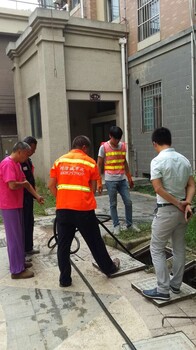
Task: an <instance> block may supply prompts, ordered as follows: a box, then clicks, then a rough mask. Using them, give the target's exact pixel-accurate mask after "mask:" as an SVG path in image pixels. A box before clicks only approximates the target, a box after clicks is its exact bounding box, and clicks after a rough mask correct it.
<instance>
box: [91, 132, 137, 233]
mask: <svg viewBox="0 0 196 350" xmlns="http://www.w3.org/2000/svg"><path fill="white" fill-rule="evenodd" d="M122 135H123V131H122V129H121V128H119V127H118V126H112V127H111V128H110V131H109V137H110V140H109V141H107V142H104V143H102V144H101V146H100V148H99V153H98V161H97V165H98V169H99V173H100V176H101V172H102V169H103V167H104V175H105V185H106V188H107V191H108V195H109V200H110V213H111V217H112V221H113V226H114V234H115V235H118V234H119V233H120V230H121V226H120V222H119V217H118V213H117V193H119V194H120V196H121V197H122V200H123V202H124V205H125V219H126V226H127V229H132V230H134V231H136V232H140V229H139V228H138V227H137V226H136V225H134V224H133V221H132V201H131V197H130V192H129V188H128V185H127V181H126V179H127V180H128V183H129V186H130V188H133V186H134V183H133V180H132V176H131V173H130V170H129V166H128V163H127V160H126V144H125V142H121V141H120V140H121V138H122ZM102 189H103V186H102V181H101V178H100V179H99V180H98V192H99V193H100V194H101V193H102Z"/></svg>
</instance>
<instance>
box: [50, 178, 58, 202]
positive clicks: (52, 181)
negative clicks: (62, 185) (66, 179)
mask: <svg viewBox="0 0 196 350" xmlns="http://www.w3.org/2000/svg"><path fill="white" fill-rule="evenodd" d="M56 185H57V180H56V178H55V177H52V178H50V179H49V181H48V188H49V190H50V192H51V193H52V194H53V196H54V197H55V198H56V195H57V189H56Z"/></svg>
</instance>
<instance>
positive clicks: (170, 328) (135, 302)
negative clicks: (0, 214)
mask: <svg viewBox="0 0 196 350" xmlns="http://www.w3.org/2000/svg"><path fill="white" fill-rule="evenodd" d="M132 199H133V217H134V221H135V222H141V221H146V220H151V219H152V212H153V208H154V206H155V199H154V198H153V197H150V196H146V195H141V194H137V193H134V192H133V193H132ZM97 203H98V210H97V212H98V213H100V212H102V213H105V214H107V213H109V207H108V196H107V195H106V196H101V197H97ZM119 213H120V216H124V208H123V204H122V202H121V200H119ZM53 218H54V216H47V217H44V218H36V225H35V245H36V246H39V247H40V249H41V253H40V254H37V255H34V256H33V257H32V260H33V268H32V270H33V271H34V272H35V277H34V278H31V279H29V280H12V279H11V278H10V273H9V266H8V258H7V249H6V243H5V235H4V228H3V225H0V253H1V254H0V349H1V350H4V349H7V350H53V349H55V350H57V349H58V350H61V349H66V350H84V349H85V350H110V349H111V350H120V349H125V350H126V349H130V347H128V345H127V344H126V341H125V339H123V338H122V336H121V335H120V334H119V332H118V331H117V329H116V328H115V327H114V325H113V324H112V323H111V321H110V320H109V319H108V317H107V316H106V314H105V313H104V312H103V310H102V309H101V307H100V306H99V304H98V303H97V301H96V299H95V298H94V297H93V296H92V294H91V291H90V290H89V289H88V287H87V286H86V284H85V283H84V281H83V280H82V279H81V277H80V276H79V275H78V273H77V272H76V271H75V270H74V268H73V269H72V278H73V284H72V286H71V287H69V288H60V287H59V283H58V278H59V271H58V267H57V258H56V248H55V249H54V250H52V251H51V250H50V249H48V247H47V242H48V239H49V238H50V237H51V236H52V222H53ZM80 242H81V248H80V250H79V252H78V254H77V255H75V256H74V257H73V262H74V263H75V264H76V266H77V267H78V268H79V269H80V270H81V271H82V273H83V274H84V275H85V277H86V279H87V280H88V282H89V283H90V284H91V285H92V286H93V288H94V290H95V291H96V293H97V294H98V296H99V298H100V299H101V300H102V302H103V303H104V304H105V306H106V307H107V308H108V310H109V311H110V312H111V314H112V316H113V317H114V319H115V320H116V322H117V323H118V324H119V325H120V327H121V328H122V329H123V331H124V332H125V333H126V334H127V336H128V337H129V338H130V339H131V341H132V342H133V344H134V346H135V348H136V349H140V350H144V349H145V350H148V349H149V350H157V349H159V350H168V349H169V348H171V349H174V350H175V349H176V350H181V349H182V350H185V349H187V350H188V349H194V348H195V345H196V320H194V319H192V320H191V319H166V320H165V321H164V326H162V319H163V317H164V316H166V315H167V316H168V315H170V316H171V315H176V316H186V315H189V316H190V315H193V314H194V315H195V313H196V298H195V297H194V298H192V299H188V300H184V301H179V302H176V303H175V304H172V305H167V306H164V307H161V308H159V307H158V306H157V305H154V304H153V303H152V302H151V301H148V300H146V299H145V298H144V297H142V296H141V294H139V293H138V292H137V291H136V290H134V289H133V288H132V283H137V281H141V280H142V279H145V278H147V277H148V274H147V273H146V272H145V271H144V270H141V271H138V272H134V273H130V274H126V275H124V276H120V277H117V278H112V279H108V278H106V277H105V276H104V275H103V274H102V273H100V271H99V270H98V269H96V268H95V267H93V265H92V257H91V255H90V253H89V250H88V248H87V247H86V245H85V243H84V242H83V240H82V238H80ZM108 250H109V252H110V254H111V255H112V257H115V256H116V255H117V254H118V251H116V250H114V249H112V248H110V247H108ZM152 276H154V275H152ZM163 335H164V337H163Z"/></svg>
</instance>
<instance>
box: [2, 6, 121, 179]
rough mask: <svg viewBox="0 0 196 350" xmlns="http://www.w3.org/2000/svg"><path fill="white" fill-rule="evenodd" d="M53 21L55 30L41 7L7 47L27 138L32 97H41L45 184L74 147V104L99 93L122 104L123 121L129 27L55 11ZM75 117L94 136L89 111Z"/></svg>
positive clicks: (39, 157) (38, 163) (39, 155)
mask: <svg viewBox="0 0 196 350" xmlns="http://www.w3.org/2000/svg"><path fill="white" fill-rule="evenodd" d="M52 20H53V26H52V27H51V11H49V10H46V9H40V8H39V9H37V10H36V11H35V12H34V13H33V14H32V15H31V17H30V18H29V26H30V27H31V29H30V30H29V28H27V29H26V31H25V32H24V33H23V34H22V35H21V37H20V38H19V39H18V41H17V42H16V44H11V43H10V45H9V47H8V48H7V53H8V55H9V57H10V58H11V59H12V60H13V65H14V83H15V93H16V101H17V102H16V110H17V123H18V126H19V130H20V132H19V133H20V137H21V138H22V137H24V136H26V135H27V134H31V122H30V110H29V97H31V96H33V95H35V94H36V93H39V94H40V101H41V120H42V138H41V139H38V148H37V151H36V157H35V159H34V163H35V168H36V169H38V170H39V176H40V177H41V178H43V179H45V180H47V179H48V174H49V169H50V167H51V165H52V163H53V162H54V160H55V159H56V158H58V157H59V156H60V155H62V154H63V153H65V152H67V151H68V150H69V149H70V145H71V135H70V133H71V130H70V119H69V100H77V101H87V102H88V103H89V104H90V103H91V102H90V93H92V92H96V93H99V94H100V96H101V99H102V100H106V101H107V100H108V101H118V104H119V105H120V107H119V108H118V113H119V114H118V116H117V118H119V119H120V122H119V124H121V125H122V123H123V119H122V83H121V81H122V79H121V56H120V55H121V52H120V45H119V37H122V36H123V35H124V31H125V27H124V26H121V25H117V24H115V25H114V24H106V23H100V22H96V21H95V22H92V21H88V20H85V19H79V18H74V17H71V18H69V14H68V13H67V12H66V11H55V10H54V11H53V18H52ZM16 56H18V57H16ZM72 110H73V104H72ZM73 113H74V119H72V122H73V123H76V122H77V123H78V124H79V125H78V124H77V129H78V130H80V129H81V130H82V131H83V132H84V131H85V134H87V135H88V136H91V130H90V128H89V126H90V122H89V121H88V116H85V115H84V113H85V110H83V111H80V109H79V110H78V117H77V115H76V111H75V110H74V112H73ZM83 116H84V117H85V119H84V120H83ZM80 125H81V127H80ZM84 129H85V130H84ZM74 131H75V130H74Z"/></svg>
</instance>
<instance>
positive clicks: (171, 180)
mask: <svg viewBox="0 0 196 350" xmlns="http://www.w3.org/2000/svg"><path fill="white" fill-rule="evenodd" d="M152 143H153V146H154V148H155V150H156V151H157V153H158V156H157V157H155V158H154V159H153V160H152V161H151V181H152V185H153V187H154V190H155V192H156V194H157V212H156V215H155V217H154V220H153V223H152V236H151V243H150V252H151V256H152V262H153V265H154V268H155V272H156V277H157V287H156V288H154V289H151V290H143V295H144V296H145V297H147V298H152V299H159V300H169V299H170V294H169V290H171V291H172V292H173V293H175V294H179V293H180V287H181V284H182V279H183V274H184V266H185V232H186V227H187V222H188V218H189V217H191V216H192V210H191V202H192V199H193V197H194V194H195V182H194V178H193V176H192V169H191V164H190V162H189V160H188V159H187V158H185V157H184V156H183V155H182V154H180V153H177V152H176V151H175V149H174V148H172V147H171V144H172V137H171V133H170V131H169V130H168V129H167V128H164V127H162V128H158V129H156V130H154V132H153V134H152ZM169 239H171V241H172V248H173V270H172V272H173V276H172V278H171V280H170V276H169V271H168V268H167V262H166V254H165V247H166V245H167V242H168V240H169Z"/></svg>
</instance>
